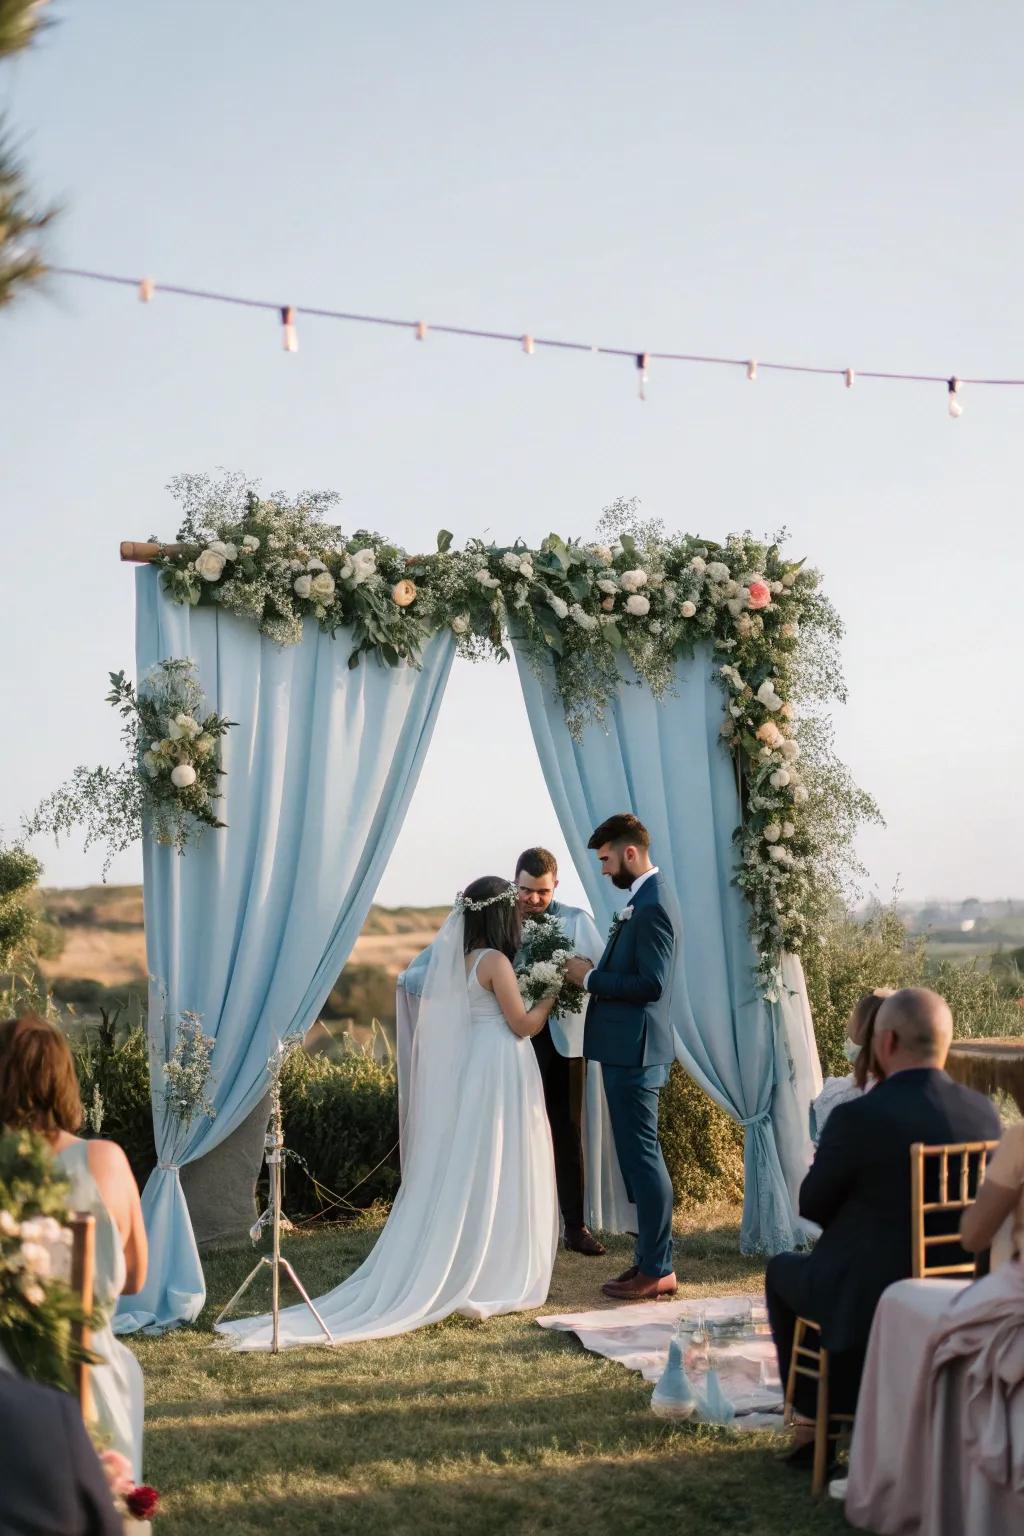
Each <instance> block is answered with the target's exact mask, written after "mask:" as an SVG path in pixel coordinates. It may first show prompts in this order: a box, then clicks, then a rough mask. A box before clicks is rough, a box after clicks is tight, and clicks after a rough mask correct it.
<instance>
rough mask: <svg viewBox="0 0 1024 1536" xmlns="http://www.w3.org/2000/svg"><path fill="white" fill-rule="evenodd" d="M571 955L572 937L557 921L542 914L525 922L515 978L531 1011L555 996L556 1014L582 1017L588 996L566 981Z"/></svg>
mask: <svg viewBox="0 0 1024 1536" xmlns="http://www.w3.org/2000/svg"><path fill="white" fill-rule="evenodd" d="M571 955H572V945H571V944H570V943H569V936H568V934H567V933H566V931H565V929H564V928H563V927H562V924H561V923H560V922H559V920H558V918H557V917H551V916H549V915H548V914H546V913H541V914H540V915H538V916H537V917H528V918H527V919H526V921H525V923H524V924H523V937H522V943H521V944H520V946H519V956H518V959H517V962H516V977H517V979H518V981H519V991H520V993H521V995H522V999H523V1002H524V1003H525V1004H526V1007H527V1008H528V1009H529V1008H533V1007H534V1006H535V1005H536V1004H537V1003H539V1002H540V1000H541V998H543V997H551V996H552V994H554V995H555V998H556V1002H555V1007H554V1012H555V1013H562V1014H572V1013H579V1011H580V1009H581V1008H582V1007H583V1004H584V1001H585V997H586V994H585V993H584V991H583V988H582V987H578V986H576V985H575V983H574V982H571V981H567V980H566V978H565V967H566V965H567V963H568V961H569V958H570V956H571Z"/></svg>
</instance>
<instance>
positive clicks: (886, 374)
mask: <svg viewBox="0 0 1024 1536" xmlns="http://www.w3.org/2000/svg"><path fill="white" fill-rule="evenodd" d="M49 271H50V272H51V273H52V274H53V275H54V276H56V277H75V278H82V279H85V280H87V281H89V282H95V283H110V284H113V285H115V286H117V287H129V288H133V289H135V291H136V293H137V295H138V298H139V299H140V300H141V301H142V303H144V304H148V303H149V302H150V300H151V299H152V297H153V295H154V293H155V292H156V284H155V283H154V282H153V279H152V278H148V277H144V278H142V279H139V278H135V277H123V276H121V275H119V274H116V273H113V272H94V271H89V270H86V269H85V268H82V267H51V268H49ZM160 292H161V293H162V294H172V295H175V296H177V297H179V298H188V299H202V300H204V301H206V302H209V303H214V304H232V305H237V306H240V307H242V308H245V309H263V310H272V311H275V312H276V313H277V314H278V315H279V316H280V319H281V325H282V330H283V335H282V342H283V346H284V349H285V351H287V352H296V351H298V335H297V332H296V329H295V316H296V315H300V314H301V315H309V316H312V317H314V318H316V319H320V320H343V321H347V322H349V323H350V324H353V325H378V326H388V327H390V328H393V329H396V330H407V331H412V332H413V334H414V336H415V337H416V339H417V340H418V341H423V340H424V339H425V338H426V334H427V324H426V322H425V321H423V320H400V319H397V318H395V317H394V316H390V315H365V314H357V313H353V312H351V311H346V310H340V309H322V308H314V307H313V306H311V305H305V304H295V305H292V304H288V305H283V306H282V305H280V304H277V303H274V302H273V301H272V300H270V299H248V298H243V297H242V296H241V295H240V294H233V293H220V292H211V291H209V290H206V289H202V288H185V287H182V286H181V285H180V284H174V283H161V284H160ZM430 329H431V330H433V331H437V332H438V333H439V334H441V335H447V336H458V337H463V338H465V339H472V340H477V341H510V342H515V343H516V345H517V346H519V347H521V348H522V350H523V351H524V352H525V353H527V354H528V355H529V354H532V353H533V352H534V349H535V348H537V347H550V348H556V349H558V350H559V351H563V352H589V353H591V354H593V355H599V356H602V357H621V358H632V359H633V362H634V364H635V366H636V369H637V378H638V387H639V394H640V398H641V399H642V400H643V399H646V390H645V386H646V383H647V379H648V374H649V369H650V364H651V362H652V361H654V360H658V361H660V362H668V363H694V364H701V365H706V366H715V367H725V368H743V369H744V370H745V371H746V376H747V378H748V379H750V380H751V381H753V380H755V379H756V378H757V376H758V373H759V372H763V371H765V370H770V371H772V372H775V373H805V374H811V375H814V376H815V377H822V378H826V377H828V378H841V379H842V380H843V382H844V384H845V386H846V388H847V389H852V387H853V384H854V380H855V379H856V378H857V377H858V374H857V373H855V372H854V370H853V369H852V368H826V367H821V366H817V365H812V364H809V363H771V362H768V363H766V362H759V361H758V360H757V359H756V358H743V357H724V356H722V357H719V356H713V355H708V354H704V353H696V352H667V351H666V352H660V351H659V352H654V351H651V352H637V351H635V350H634V349H633V348H631V347H606V346H596V345H592V344H591V343H590V342H585V341H566V340H562V339H560V338H556V337H551V336H533V335H530V334H522V333H519V332H515V331H497V330H480V329H477V328H476V327H473V326H464V325H440V324H435V325H431V327H430ZM859 377H860V378H862V379H891V380H896V381H898V382H900V383H907V384H945V385H946V388H947V390H948V394H949V414H950V415H951V416H960V415H962V414H963V406H962V405H961V403H960V400H959V399H958V398H957V397H958V394H959V391H960V388H961V386H962V385H964V384H972V385H973V384H980V385H989V386H993V387H1005V388H1014V389H1020V388H1024V378H970V379H961V378H959V377H958V376H957V375H955V374H954V375H952V376H947V375H945V374H941V373H903V372H896V371H894V370H892V369H868V368H864V369H860V370H859Z"/></svg>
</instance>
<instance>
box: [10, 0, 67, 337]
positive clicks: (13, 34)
mask: <svg viewBox="0 0 1024 1536" xmlns="http://www.w3.org/2000/svg"><path fill="white" fill-rule="evenodd" d="M46 25H47V22H46V21H45V20H44V19H43V16H42V5H41V4H40V0H0V59H6V58H11V57H13V56H14V55H15V54H18V53H21V52H22V51H23V49H25V48H28V47H29V45H30V44H31V43H32V41H33V39H34V38H35V36H36V34H37V33H38V32H39V31H41V30H42V28H43V27H45V26H46ZM0 129H2V123H0ZM53 217H54V210H53V209H46V210H44V209H40V208H37V207H35V206H34V204H33V201H32V197H31V194H30V193H29V190H28V187H27V186H26V184H25V179H24V172H23V170H22V167H21V165H20V164H19V162H18V159H17V156H16V153H15V150H14V146H13V143H12V141H11V139H10V136H9V135H7V134H6V133H4V132H2V131H0V309H2V308H3V307H4V306H5V305H6V304H10V303H11V301H12V300H13V299H14V298H15V296H16V295H17V294H18V293H19V292H21V290H22V289H24V288H27V287H29V286H30V285H31V284H33V283H38V282H39V280H40V278H41V277H42V276H43V274H44V272H45V267H44V266H43V260H42V253H41V249H40V246H39V241H38V237H39V235H40V234H41V233H42V231H43V230H44V229H45V228H46V226H47V225H48V224H49V223H50V222H51V220H52V219H53Z"/></svg>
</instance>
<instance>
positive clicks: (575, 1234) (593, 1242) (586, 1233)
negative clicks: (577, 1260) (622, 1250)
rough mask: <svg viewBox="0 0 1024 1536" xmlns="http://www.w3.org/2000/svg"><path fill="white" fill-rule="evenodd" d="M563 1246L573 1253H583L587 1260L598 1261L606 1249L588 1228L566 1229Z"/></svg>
mask: <svg viewBox="0 0 1024 1536" xmlns="http://www.w3.org/2000/svg"><path fill="white" fill-rule="evenodd" d="M565 1246H566V1247H567V1248H570V1249H571V1250H572V1252H573V1253H585V1254H587V1256H588V1257H589V1258H592V1259H599V1258H600V1257H601V1255H602V1254H603V1253H607V1252H608V1249H607V1248H606V1247H605V1246H604V1244H603V1243H599V1242H598V1240H597V1238H596V1237H595V1236H594V1234H593V1232H591V1230H590V1228H589V1227H566V1229H565Z"/></svg>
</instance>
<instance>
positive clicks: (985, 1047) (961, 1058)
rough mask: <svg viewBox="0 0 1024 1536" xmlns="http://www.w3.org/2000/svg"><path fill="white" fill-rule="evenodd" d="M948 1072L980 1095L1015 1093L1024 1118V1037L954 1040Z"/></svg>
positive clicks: (947, 1065) (948, 1060)
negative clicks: (999, 1090) (998, 1092)
mask: <svg viewBox="0 0 1024 1536" xmlns="http://www.w3.org/2000/svg"><path fill="white" fill-rule="evenodd" d="M946 1071H947V1072H948V1073H949V1075H950V1077H952V1078H954V1079H955V1080H956V1082H958V1083H964V1084H965V1085H966V1086H967V1087H968V1088H977V1089H978V1090H979V1092H981V1093H989V1094H991V1093H995V1092H996V1090H997V1089H1001V1090H1002V1091H1003V1092H1004V1093H1009V1094H1012V1096H1013V1098H1014V1100H1015V1102H1016V1105H1017V1108H1018V1109H1019V1110H1020V1112H1021V1114H1022V1115H1024V1037H1017V1038H1014V1039H996V1040H954V1041H953V1044H952V1045H951V1046H950V1048H949V1057H948V1059H947V1061H946Z"/></svg>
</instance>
